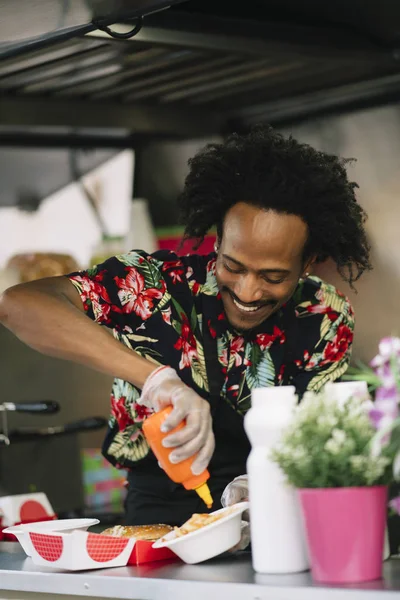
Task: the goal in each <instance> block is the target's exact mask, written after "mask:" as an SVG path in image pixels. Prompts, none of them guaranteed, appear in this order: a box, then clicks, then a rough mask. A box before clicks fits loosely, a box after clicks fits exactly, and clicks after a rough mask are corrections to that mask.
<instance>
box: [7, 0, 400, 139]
mask: <svg viewBox="0 0 400 600" xmlns="http://www.w3.org/2000/svg"><path fill="white" fill-rule="evenodd" d="M1 1H2V0H0V4H1ZM143 1H146V2H147V0H143ZM282 1H283V2H284V3H286V4H287V5H289V4H290V0H282ZM303 1H304V2H305V3H306V4H307V5H308V6H309V5H310V2H312V0H303ZM348 1H349V2H353V1H355V2H356V1H357V0H348ZM148 2H150V3H151V0H148ZM271 2H272V5H271V6H272V8H273V9H274V10H275V13H274V14H275V16H276V15H278V13H279V6H278V4H277V3H276V2H275V1H274V0H271ZM154 3H157V0H154ZM89 4H90V5H91V9H92V10H94V5H95V4H96V2H89ZM101 4H102V2H99V3H97V5H96V9H98V10H100V5H101ZM128 4H129V2H128V0H125V1H124V0H121V2H117V1H114V3H112V2H111V0H105V3H104V4H103V7H104V6H106V5H107V7H108V9H109V10H111V8H112V6H113V7H114V8H115V10H117V9H118V10H120V9H125V10H127V7H128ZM193 4H195V5H196V2H194V0H193V1H192V2H191V1H189V2H186V3H184V4H182V5H179V6H173V7H172V8H171V9H170V10H168V11H164V12H162V13H159V14H154V15H149V16H148V17H146V18H145V19H144V24H143V27H142V29H141V30H140V32H139V33H138V34H137V35H136V36H135V37H133V38H132V39H129V40H115V39H112V38H111V37H110V36H109V35H108V34H106V33H105V32H104V31H95V32H91V33H90V34H88V35H85V36H81V37H76V36H74V37H72V38H70V39H68V40H65V39H63V40H62V41H59V42H57V43H56V42H55V41H54V39H53V41H52V45H51V46H49V47H47V46H46V45H44V46H43V47H41V48H38V47H37V46H35V49H34V50H32V46H31V45H30V44H28V45H26V46H25V49H24V48H22V47H21V46H20V47H19V48H18V52H17V53H16V54H15V55H12V52H11V53H10V51H7V52H6V53H3V54H2V47H1V45H0V110H1V113H0V125H1V124H2V125H3V126H4V125H13V126H15V127H17V126H18V125H20V126H21V125H22V126H24V127H28V126H33V125H39V126H50V127H55V126H64V127H83V126H85V125H86V126H87V127H89V128H98V127H102V128H104V127H105V128H123V129H125V130H130V131H132V132H135V133H136V134H140V135H146V136H151V135H162V136H176V135H177V136H182V137H194V136H197V135H200V134H203V135H205V134H206V133H219V132H220V131H222V130H224V131H225V130H227V128H229V127H230V124H231V123H232V122H235V123H237V122H239V121H240V122H241V124H242V125H243V126H245V125H246V123H247V124H250V123H252V122H254V121H255V120H257V119H260V120H266V119H275V118H276V119H278V118H285V117H287V118H289V116H293V117H294V115H295V114H296V106H298V107H299V115H300V114H305V112H306V111H307V110H308V109H309V110H316V109H315V105H316V102H313V101H312V100H311V99H312V98H319V99H322V98H324V101H323V102H322V101H321V106H325V107H326V109H328V105H329V106H332V101H331V99H335V102H336V105H337V106H344V105H345V103H346V100H345V99H346V98H348V99H349V102H354V98H355V97H356V96H357V93H358V94H361V95H362V94H365V95H366V97H368V98H370V99H371V101H375V102H376V101H379V98H382V99H383V98H385V97H386V96H387V95H388V94H389V96H390V97H391V98H393V97H395V95H396V93H397V94H398V97H399V99H400V80H399V79H398V76H399V73H400V65H399V61H398V57H397V54H396V51H395V49H393V48H391V47H388V46H385V45H384V44H380V43H375V42H374V40H373V39H372V38H371V37H370V36H368V35H363V33H362V31H361V30H357V31H355V30H352V31H350V30H349V29H342V30H340V29H338V24H337V23H333V24H332V23H324V24H318V25H317V24H316V23H310V22H306V21H304V20H303V21H302V20H301V19H300V20H299V22H298V23H295V22H294V20H293V18H292V20H291V21H290V22H289V19H288V22H282V21H279V19H278V20H277V19H275V20H274V19H273V18H271V19H269V17H270V15H269V14H268V18H266V19H265V20H263V19H258V21H256V20H255V19H252V18H251V10H252V7H254V6H255V3H254V1H253V0H248V3H246V6H247V8H248V10H247V15H246V18H240V19H239V18H237V19H234V18H232V16H231V14H230V13H229V11H228V13H227V16H226V17H225V18H223V17H222V15H221V14H219V15H218V16H216V15H214V14H205V12H204V11H205V7H206V6H207V7H208V10H215V11H217V6H216V5H215V6H214V5H212V3H210V2H208V0H205V2H204V5H203V4H202V5H201V7H202V11H203V12H202V11H201V10H200V12H199V13H193V12H192V13H191V12H190V11H187V12H186V13H185V12H184V11H183V10H179V9H180V7H181V6H182V7H185V6H187V7H190V6H192V5H193ZM261 4H263V5H264V6H266V5H267V3H266V2H265V3H263V2H262V1H261V0H259V2H258V5H259V6H261ZM300 4H301V2H300ZM142 5H143V4H142ZM197 5H198V6H200V5H199V4H197ZM290 5H291V7H292V8H291V10H292V11H295V7H294V4H293V3H292V4H290ZM147 6H150V4H147ZM213 6H214V8H213ZM218 6H219V5H218ZM225 6H228V4H227V3H225ZM229 6H231V5H230V4H229ZM232 6H233V5H232ZM231 10H233V8H232V9H231ZM299 10H300V9H299ZM271 14H272V13H271ZM279 14H280V13H279ZM293 14H294V12H293V13H291V15H289V16H292V17H293ZM268 19H269V20H268ZM131 27H132V24H129V23H125V24H124V23H120V24H117V25H113V27H112V30H113V31H116V32H119V33H121V32H124V31H126V30H127V29H129V28H131ZM2 56H3V58H2ZM369 81H377V82H380V83H379V84H378V86H377V88H376V89H375V91H374V93H372V91H371V90H372V84H371V85H369V84H368V82H369ZM366 82H367V83H366ZM363 83H366V85H365V86H364V87H363V86H362V84H363ZM359 84H361V85H360V86H359ZM352 85H353V86H354V89H352V91H351V92H350V91H349V89H348V87H346V86H350V87H351V86H352ZM340 89H342V91H343V98H344V100H343V101H342V100H340V99H339V96H340V93H339V91H338V90H340ZM334 90H337V93H332V91H334ZM357 90H358V92H357ZM301 106H302V108H300V107H301ZM263 107H264V108H263ZM213 128H214V129H213Z"/></svg>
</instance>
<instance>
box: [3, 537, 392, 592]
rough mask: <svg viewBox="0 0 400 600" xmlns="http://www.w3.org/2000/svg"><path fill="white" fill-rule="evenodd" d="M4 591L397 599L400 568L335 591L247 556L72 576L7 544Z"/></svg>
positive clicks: (386, 569)
mask: <svg viewBox="0 0 400 600" xmlns="http://www.w3.org/2000/svg"><path fill="white" fill-rule="evenodd" d="M194 584H195V585H194ZM0 590H2V591H5V590H15V591H21V592H22V591H28V592H36V593H41V594H52V593H53V594H56V593H61V594H65V595H70V596H74V595H76V596H80V595H81V596H86V597H89V598H135V599H136V600H139V599H140V600H187V599H189V598H190V600H204V599H205V598H209V599H210V600H211V599H216V598H218V600H225V599H226V600H247V599H249V600H314V599H315V600H319V599H321V600H322V599H324V598H326V597H328V598H329V599H331V600H336V599H338V600H339V599H340V600H346V598H349V600H358V599H363V598H373V599H374V600H380V599H388V598H391V597H395V595H397V596H396V597H398V594H399V592H400V562H399V561H397V560H396V559H393V560H390V561H388V562H387V563H385V565H384V579H383V580H381V581H373V582H370V583H365V584H357V585H355V584H354V585H351V586H334V587H332V586H328V585H317V584H314V583H313V581H312V579H311V576H310V574H309V573H298V574H295V575H275V576H272V575H269V576H265V575H258V574H256V573H254V571H253V569H252V567H251V559H250V555H249V554H248V553H242V554H241V555H237V556H231V557H225V558H219V559H214V560H212V561H209V562H207V563H203V564H200V565H185V564H183V563H180V562H179V563H178V562H168V563H167V562H159V563H148V564H144V565H141V566H138V567H123V568H116V569H104V570H98V571H86V572H82V573H74V574H72V573H65V572H59V573H57V572H54V571H53V570H50V569H40V568H39V567H35V565H34V564H33V563H32V560H31V559H29V558H26V557H25V555H24V553H23V552H22V550H21V549H20V547H19V545H17V544H12V543H10V542H7V543H1V544H0ZM365 592H369V595H368V596H367V595H366V594H365Z"/></svg>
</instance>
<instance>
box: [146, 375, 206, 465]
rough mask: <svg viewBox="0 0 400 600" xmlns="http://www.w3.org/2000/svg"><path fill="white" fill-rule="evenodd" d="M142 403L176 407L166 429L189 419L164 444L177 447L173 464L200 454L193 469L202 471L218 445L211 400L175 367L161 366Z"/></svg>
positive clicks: (149, 382) (165, 426) (171, 457)
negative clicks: (193, 387) (204, 398)
mask: <svg viewBox="0 0 400 600" xmlns="http://www.w3.org/2000/svg"><path fill="white" fill-rule="evenodd" d="M138 403H139V404H142V405H143V406H147V407H148V408H152V409H153V410H155V411H156V412H159V411H160V410H162V409H163V408H166V407H167V406H170V405H172V406H173V411H172V412H171V414H170V415H169V416H168V417H167V419H166V420H165V421H164V423H163V426H162V431H163V432H168V431H171V430H172V429H174V428H175V427H177V426H178V425H179V423H181V422H182V421H183V420H186V426H185V427H184V428H183V429H181V430H180V431H177V432H176V433H172V434H171V435H169V436H167V437H166V438H164V441H163V445H164V446H165V447H166V448H171V449H173V451H172V452H171V454H170V455H169V459H170V461H171V462H172V463H179V462H181V461H183V460H185V459H186V458H189V457H190V456H193V455H194V454H197V456H196V459H195V460H194V462H193V465H192V472H193V474H194V475H199V474H200V473H202V472H203V471H204V469H206V468H207V466H208V463H209V462H210V460H211V457H212V455H213V453H214V448H215V440H214V434H213V430H212V419H211V413H210V405H209V403H208V402H207V401H206V400H203V398H201V397H200V396H199V395H198V394H196V392H195V391H193V390H192V389H191V388H190V387H188V386H187V385H186V384H184V383H183V381H182V380H181V379H180V377H179V376H178V374H177V372H176V371H175V370H174V369H172V368H171V367H160V368H159V369H156V370H155V371H153V373H151V375H150V376H149V377H148V378H147V379H146V381H145V383H144V386H143V390H142V395H141V397H140V398H139V400H138Z"/></svg>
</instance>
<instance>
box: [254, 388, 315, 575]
mask: <svg viewBox="0 0 400 600" xmlns="http://www.w3.org/2000/svg"><path fill="white" fill-rule="evenodd" d="M251 403H252V406H251V408H250V410H249V411H248V412H247V414H246V416H245V419H244V428H245V431H246V433H247V435H248V437H249V440H250V443H251V446H252V449H251V452H250V455H249V458H248V460H247V474H248V483H249V501H250V531H251V549H252V561H253V568H254V570H255V571H257V572H258V573H266V574H267V573H271V574H272V573H296V572H299V571H305V570H306V569H308V566H309V562H308V555H307V549H306V541H305V533H304V529H303V522H302V517H301V510H300V504H299V502H298V499H297V495H296V490H295V489H294V488H293V487H292V486H290V485H289V484H288V483H287V482H286V479H285V476H284V474H283V472H282V471H281V469H280V467H279V466H278V465H277V464H276V463H275V462H273V461H272V460H271V459H270V458H269V454H270V450H271V449H272V448H273V447H274V446H275V445H276V444H277V443H278V442H279V441H280V439H281V436H282V431H283V429H284V428H285V427H286V426H287V425H288V424H289V423H290V421H291V419H292V415H293V409H294V408H295V406H296V404H297V396H296V390H295V388H294V386H278V387H267V388H258V389H254V390H252V394H251Z"/></svg>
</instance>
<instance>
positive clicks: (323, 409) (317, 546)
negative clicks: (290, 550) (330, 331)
mask: <svg viewBox="0 0 400 600" xmlns="http://www.w3.org/2000/svg"><path fill="white" fill-rule="evenodd" d="M370 408H371V407H370V405H369V402H368V401H366V400H365V398H359V397H352V398H350V399H349V400H348V401H347V402H345V403H344V404H339V403H338V402H337V401H336V400H335V399H334V398H333V397H332V395H330V394H329V391H324V390H323V391H322V392H321V393H318V394H317V393H312V392H307V393H306V394H305V395H304V397H303V400H302V402H301V403H300V404H299V406H298V407H297V408H296V409H295V414H294V418H293V421H292V423H291V425H290V426H289V428H288V429H287V430H286V431H285V432H284V435H283V437H282V440H281V443H280V444H279V446H278V447H276V448H275V449H274V451H273V455H272V458H273V460H275V461H276V462H277V463H278V464H279V466H280V467H281V469H282V471H283V472H284V474H285V476H286V478H287V480H288V482H289V483H290V484H292V485H293V486H294V487H296V488H297V490H298V495H299V500H300V505H301V509H302V513H303V517H304V523H305V529H306V537H307V542H308V550H309V555H310V562H311V571H312V575H313V578H314V579H315V580H316V581H319V582H330V583H350V582H360V581H368V580H373V579H379V578H380V577H381V575H382V556H383V546H384V535H385V527H386V516H387V486H388V484H389V482H390V480H391V477H392V471H391V465H392V459H393V453H392V449H389V447H388V446H381V447H380V448H379V452H376V451H375V449H376V448H375V445H374V440H375V439H376V429H375V427H374V424H373V422H372V421H371V419H370V415H369V411H370Z"/></svg>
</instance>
